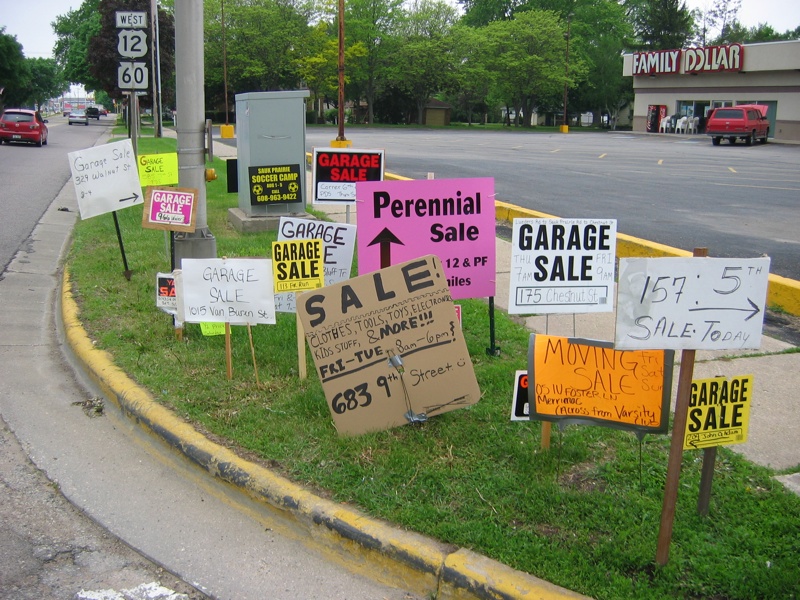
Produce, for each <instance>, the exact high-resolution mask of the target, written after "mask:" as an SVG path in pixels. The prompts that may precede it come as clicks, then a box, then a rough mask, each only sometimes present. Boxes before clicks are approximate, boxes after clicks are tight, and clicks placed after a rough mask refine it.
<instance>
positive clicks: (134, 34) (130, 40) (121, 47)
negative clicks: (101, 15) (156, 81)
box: [117, 29, 147, 58]
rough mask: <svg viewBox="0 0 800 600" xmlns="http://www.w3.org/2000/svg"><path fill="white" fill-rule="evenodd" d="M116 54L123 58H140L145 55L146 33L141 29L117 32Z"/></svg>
mask: <svg viewBox="0 0 800 600" xmlns="http://www.w3.org/2000/svg"><path fill="white" fill-rule="evenodd" d="M117 38H118V42H117V52H119V53H120V55H121V56H124V57H125V58H141V57H143V56H144V55H146V54H147V33H145V32H144V31H143V30H141V29H122V30H120V31H118V32H117Z"/></svg>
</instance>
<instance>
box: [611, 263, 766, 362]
mask: <svg viewBox="0 0 800 600" xmlns="http://www.w3.org/2000/svg"><path fill="white" fill-rule="evenodd" d="M769 263H770V260H769V258H699V257H692V258H622V259H620V261H619V282H618V284H617V288H618V290H619V291H618V294H617V327H616V335H615V338H616V348H617V349H620V350H628V349H659V348H664V349H673V350H692V349H694V350H732V349H739V348H758V347H759V346H760V345H761V329H762V326H763V322H764V306H765V304H766V299H767V284H768V282H769Z"/></svg>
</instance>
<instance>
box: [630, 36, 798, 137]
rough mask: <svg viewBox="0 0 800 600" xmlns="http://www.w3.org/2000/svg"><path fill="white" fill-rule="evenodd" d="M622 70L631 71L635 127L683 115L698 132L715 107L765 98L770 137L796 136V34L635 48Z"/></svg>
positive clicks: (651, 127)
mask: <svg viewBox="0 0 800 600" xmlns="http://www.w3.org/2000/svg"><path fill="white" fill-rule="evenodd" d="M622 73H623V75H625V76H628V77H633V91H634V94H635V99H634V105H633V130H634V131H654V132H658V131H659V125H660V122H661V119H663V117H664V116H669V117H683V116H686V117H690V118H694V117H697V118H698V132H699V133H702V132H703V131H704V124H705V120H706V118H707V117H708V113H709V112H711V110H713V109H714V108H717V107H720V106H735V105H737V104H765V105H767V106H768V107H769V110H768V112H767V117H768V118H769V121H770V130H769V131H770V133H769V135H770V137H771V138H775V139H776V140H791V141H800V93H798V92H800V40H793V41H787V42H766V43H760V44H728V45H725V46H709V47H703V48H682V49H676V50H660V51H652V52H636V53H634V54H627V55H625V57H624V64H623V71H622Z"/></svg>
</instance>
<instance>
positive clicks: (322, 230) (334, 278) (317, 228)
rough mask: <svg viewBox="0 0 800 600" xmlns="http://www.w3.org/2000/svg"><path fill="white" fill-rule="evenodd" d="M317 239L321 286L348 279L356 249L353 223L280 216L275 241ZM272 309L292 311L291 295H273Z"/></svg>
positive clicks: (292, 300)
mask: <svg viewBox="0 0 800 600" xmlns="http://www.w3.org/2000/svg"><path fill="white" fill-rule="evenodd" d="M317 238H318V239H321V240H322V246H323V251H322V253H323V259H322V263H323V264H322V267H323V270H324V275H325V285H333V284H334V283H338V282H340V281H344V280H346V279H350V270H351V267H352V265H353V253H354V252H355V249H356V226H355V225H351V224H349V223H329V222H326V221H317V220H315V219H301V218H296V217H281V219H280V222H279V224H278V241H280V242H283V241H288V240H313V239H317ZM275 311H276V312H288V313H293V312H295V294H293V293H280V294H275Z"/></svg>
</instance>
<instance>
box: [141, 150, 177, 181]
mask: <svg viewBox="0 0 800 600" xmlns="http://www.w3.org/2000/svg"><path fill="white" fill-rule="evenodd" d="M136 163H137V164H138V165H139V181H141V182H142V186H143V187H147V186H151V185H177V184H178V153H177V152H164V153H163V154H140V155H139V156H138V158H137V159H136Z"/></svg>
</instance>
